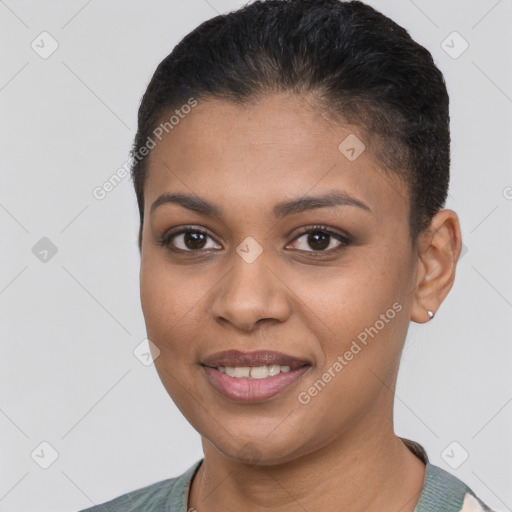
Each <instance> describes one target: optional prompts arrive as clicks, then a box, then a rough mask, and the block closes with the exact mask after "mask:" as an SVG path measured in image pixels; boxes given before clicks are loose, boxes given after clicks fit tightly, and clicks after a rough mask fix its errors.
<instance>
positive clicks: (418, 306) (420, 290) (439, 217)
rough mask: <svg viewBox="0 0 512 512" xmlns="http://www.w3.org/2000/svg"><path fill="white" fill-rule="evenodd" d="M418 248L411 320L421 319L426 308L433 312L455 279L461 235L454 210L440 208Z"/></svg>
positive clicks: (427, 316)
mask: <svg viewBox="0 0 512 512" xmlns="http://www.w3.org/2000/svg"><path fill="white" fill-rule="evenodd" d="M419 245H420V249H419V251H418V271H417V281H416V289H415V297H414V303H413V307H412V310H411V320H413V321H414V322H418V323H425V322H428V321H429V320H430V316H431V315H429V314H428V311H431V312H432V313H434V314H435V313H436V312H437V310H438V309H439V307H440V305H441V303H442V302H443V300H444V299H445V298H446V296H447V295H448V293H449V291H450V290H451V288H452V286H453V283H454V280H455V270H456V267H457V262H458V259H459V256H460V252H461V250H462V235H461V231H460V224H459V219H458V216H457V214H456V213H455V212H454V211H453V210H447V209H445V210H441V211H439V212H437V213H436V215H434V217H433V218H432V222H431V224H430V228H429V229H428V230H427V231H426V233H425V234H424V235H423V236H422V241H421V243H420V244H419Z"/></svg>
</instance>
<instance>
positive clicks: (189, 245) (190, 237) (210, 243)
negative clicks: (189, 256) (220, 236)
mask: <svg viewBox="0 0 512 512" xmlns="http://www.w3.org/2000/svg"><path fill="white" fill-rule="evenodd" d="M158 242H159V243H160V244H161V245H163V246H164V247H166V248H167V249H169V250H171V251H174V250H175V251H184V252H193V251H200V250H203V249H219V248H220V246H219V245H218V244H216V243H215V242H214V240H213V238H212V237H211V236H210V235H208V233H206V232H204V231H202V230H199V229H182V230H180V231H177V232H174V233H170V234H168V235H166V236H165V237H163V238H161V239H160V240H158Z"/></svg>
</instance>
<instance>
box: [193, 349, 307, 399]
mask: <svg viewBox="0 0 512 512" xmlns="http://www.w3.org/2000/svg"><path fill="white" fill-rule="evenodd" d="M201 366H202V367H203V370H204V371H205V373H206V376H207V378H208V381H209V383H210V384H211V385H212V386H213V388H214V389H215V390H217V391H218V392H219V393H220V394H221V395H223V396H224V397H226V398H229V399H231V400H233V401H236V402H244V403H251V402H261V401H263V400H267V399H269V398H272V397H274V396H276V395H278V394H279V393H281V392H282V391H284V390H285V389H287V388H289V387H291V386H292V385H293V384H294V383H296V382H297V381H298V380H299V379H300V378H301V377H302V376H303V375H304V374H305V373H306V372H307V371H308V370H309V369H310V368H311V367H312V364H311V363H310V362H308V361H306V360H303V359H299V358H297V357H294V356H290V355H287V354H282V353H280V352H271V351H257V352H240V351H237V350H228V351H225V352H218V353H216V354H213V355H211V356H209V357H207V358H206V359H205V360H204V361H203V362H202V363H201Z"/></svg>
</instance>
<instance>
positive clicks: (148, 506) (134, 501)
mask: <svg viewBox="0 0 512 512" xmlns="http://www.w3.org/2000/svg"><path fill="white" fill-rule="evenodd" d="M201 462H202V460H200V461H198V462H196V463H195V464H194V465H193V466H191V467H190V468H189V469H188V470H187V471H186V472H185V473H183V474H182V475H180V476H178V477H176V478H168V479H166V480H161V481H159V482H156V483H154V484H150V485H147V486H145V487H141V488H140V489H136V490H134V491H131V492H128V493H126V494H123V495H122V496H118V497H117V498H114V499H113V500H110V501H107V502H105V503H102V504H100V505H95V506H93V507H90V508H87V509H83V510H81V511H79V512H141V511H142V510H143V511H144V512H168V511H171V510H172V511H173V512H174V511H175V510H176V512H181V510H185V511H186V508H187V497H188V490H189V486H190V482H191V481H192V477H193V475H194V474H195V472H196V471H197V469H198V468H199V466H200V465H201Z"/></svg>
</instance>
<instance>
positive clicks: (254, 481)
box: [188, 422, 425, 512]
mask: <svg viewBox="0 0 512 512" xmlns="http://www.w3.org/2000/svg"><path fill="white" fill-rule="evenodd" d="M370 427H371V426H370ZM203 450H204V454H205V456H204V461H203V463H202V465H201V467H200V468H199V470H198V472H197V473H196V476H195V478H194V480H193V482H192V486H191V490H190V495H189V505H188V506H189V507H193V508H195V509H196V510H198V511H200V512H210V511H213V510H251V511H254V512H259V511H263V510H268V509H272V510H274V511H276V512H291V511H292V510H293V511H294V512H295V511H296V510H297V507H298V506H299V507H302V508H303V509H305V510H308V512H317V511H318V512H320V511H322V512H326V511H329V510H337V509H338V507H339V504H340V503H342V504H343V509H345V510H353V511H358V510H361V511H363V510H364V511H365V512H382V511H383V510H400V512H413V511H414V508H415V505H416V503H417V501H418V499H419V496H420V493H421V489H422V487H423V481H424V477H425V465H424V463H423V462H422V461H421V460H420V459H418V458H417V457H416V456H415V455H414V454H413V453H412V452H410V450H409V449H408V448H407V447H406V446H405V445H404V444H403V442H402V441H401V440H400V439H399V438H398V437H397V436H396V435H395V434H394V432H393V427H392V424H391V422H388V425H387V426H386V427H383V425H382V423H380V424H376V425H374V428H373V429H372V428H367V429H362V428H360V427H359V428H357V429H353V431H352V432H351V433H344V434H343V436H342V438H338V439H335V440H334V441H333V442H331V443H329V444H327V445H325V446H323V447H322V448H320V449H317V450H316V451H314V452H313V453H308V454H306V455H304V456H302V457H300V458H296V459H294V460H293V461H291V462H286V463H282V464H277V465H269V466H265V465H246V464H243V463H240V462H239V461H236V460H233V459H231V458H228V457H226V456H224V455H223V454H221V453H220V452H219V451H218V450H217V449H216V448H215V447H214V446H213V445H212V444H211V443H209V442H208V441H206V440H205V439H203Z"/></svg>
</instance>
